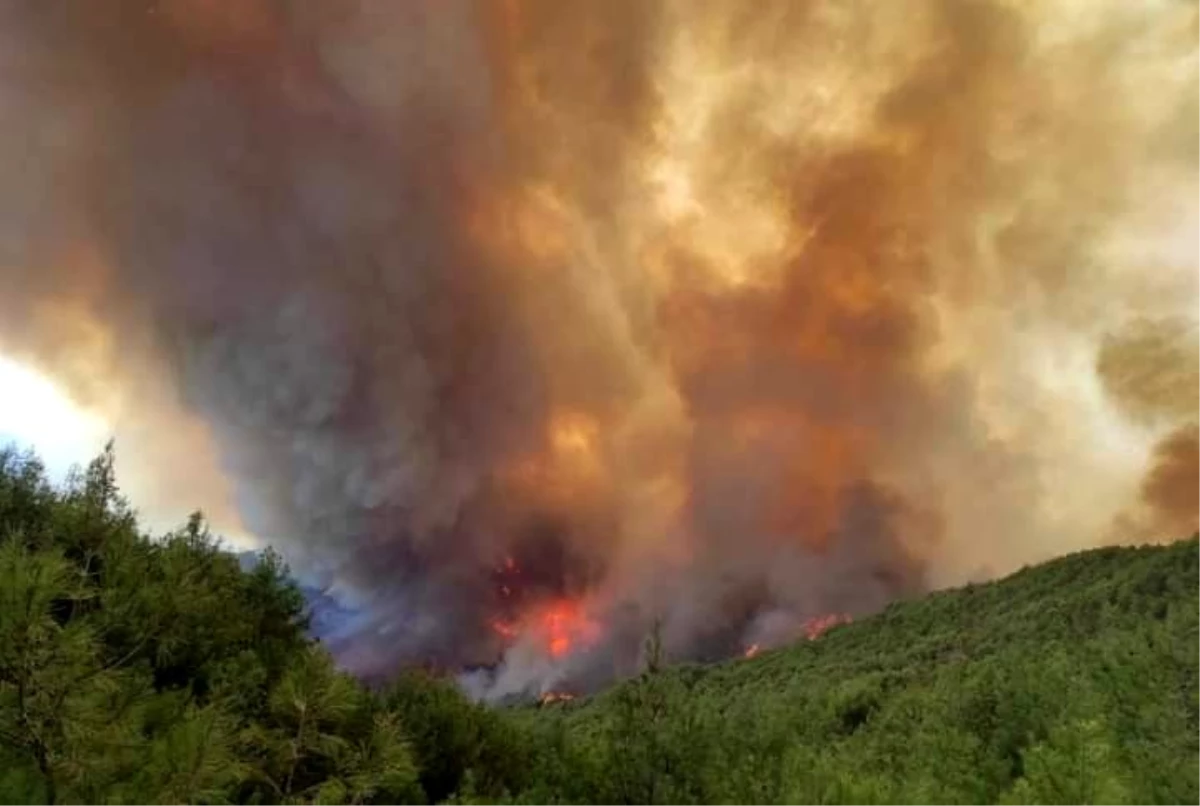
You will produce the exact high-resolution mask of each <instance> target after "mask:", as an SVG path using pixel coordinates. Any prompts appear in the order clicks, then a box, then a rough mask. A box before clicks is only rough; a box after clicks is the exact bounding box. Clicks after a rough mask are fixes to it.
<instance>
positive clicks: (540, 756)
mask: <svg viewBox="0 0 1200 806" xmlns="http://www.w3.org/2000/svg"><path fill="white" fill-rule="evenodd" d="M1197 557H1198V552H1197V542H1196V539H1195V538H1192V539H1191V540H1187V541H1181V542H1178V543H1175V544H1173V545H1171V546H1168V547H1161V548H1140V549H1116V548H1113V549H1103V550H1098V551H1093V552H1088V553H1084V554H1080V555H1076V556H1072V557H1066V558H1062V559H1059V560H1056V561H1054V562H1051V563H1047V564H1045V565H1043V566H1039V567H1036V568H1031V569H1026V570H1024V571H1022V572H1020V573H1018V574H1016V575H1014V576H1012V577H1010V578H1008V579H1005V580H1002V581H1000V582H996V583H991V584H986V585H978V586H971V587H967V588H963V589H960V590H954V591H948V592H944V593H940V594H936V595H933V596H929V597H927V598H925V599H922V600H919V601H915V602H907V603H898V604H895V605H893V606H891V607H890V608H888V609H887V610H886V611H885V612H883V613H882V614H880V615H878V616H877V617H875V618H870V619H866V620H863V621H861V622H858V623H854V624H849V625H842V626H838V627H835V628H833V629H832V630H830V631H829V632H828V633H826V634H825V635H824V636H822V637H821V638H820V639H819V640H816V641H813V642H802V643H799V644H796V645H794V646H791V647H787V648H784V649H781V650H777V651H774V652H768V653H764V654H762V655H760V656H758V657H755V658H753V659H748V660H736V661H730V662H727V663H724V664H719V665H714V666H706V667H699V666H686V665H671V663H670V659H669V658H664V657H663V655H662V652H661V651H660V649H659V647H658V643H657V640H656V636H654V635H651V636H649V637H648V640H647V651H646V669H645V671H644V672H643V673H642V675H641V676H640V677H639V678H637V679H635V680H631V681H627V682H625V683H623V684H620V685H617V686H614V687H613V688H611V689H610V690H608V691H606V692H604V693H602V694H600V695H598V696H596V697H593V698H590V699H576V700H571V701H566V702H559V703H555V704H552V705H545V706H541V707H537V706H525V707H521V708H508V709H492V708H486V707H484V706H481V705H476V704H473V703H470V702H468V701H467V700H466V699H465V698H464V697H463V696H462V695H461V694H460V693H459V692H458V690H457V689H456V688H455V686H454V685H453V683H452V682H449V681H444V680H436V679H433V678H431V677H430V676H428V675H426V674H424V673H422V672H418V671H408V672H404V673H401V674H399V675H398V676H397V679H396V680H394V681H393V682H391V683H390V684H389V685H387V686H385V687H383V688H382V689H379V690H368V689H367V688H365V687H363V686H362V685H360V684H359V683H357V682H356V681H354V680H353V679H351V678H350V677H348V676H346V675H344V674H341V673H339V672H338V671H337V670H336V668H335V667H334V665H333V663H332V661H331V659H330V658H329V656H328V654H327V653H326V652H325V651H324V650H323V649H322V648H321V647H320V645H319V644H316V643H314V642H312V641H310V640H309V639H308V638H307V632H306V624H305V618H304V610H305V606H304V600H303V597H302V596H301V595H300V593H299V591H298V590H297V588H296V587H295V586H294V585H293V584H292V583H291V582H290V581H289V579H288V577H287V574H286V570H285V569H284V568H283V566H282V565H281V563H280V561H279V559H278V558H277V557H275V556H274V555H272V554H270V553H268V554H266V555H265V556H264V557H263V558H262V560H261V561H260V562H259V563H257V564H256V565H255V566H254V567H253V568H252V569H250V570H243V569H242V568H241V567H240V566H239V563H238V560H237V558H236V557H235V556H234V555H232V554H229V553H226V552H225V551H223V550H222V549H221V547H220V546H219V544H218V543H217V541H215V540H214V538H213V537H212V536H210V535H209V534H208V532H207V530H206V529H205V527H204V524H203V521H202V519H201V518H199V517H198V516H193V517H192V518H191V519H190V520H189V521H188V523H187V524H186V526H185V527H184V528H182V529H181V530H179V531H178V532H176V533H174V534H171V535H167V536H162V537H156V538H155V539H149V538H148V537H146V536H144V535H142V534H141V533H140V531H139V529H138V525H137V523H136V519H135V518H134V516H133V515H132V513H131V512H130V511H129V509H128V507H127V506H126V505H125V503H124V502H123V501H122V500H121V498H120V496H119V494H118V491H117V489H116V486H115V483H114V476H113V457H112V453H111V451H108V452H106V453H105V454H104V455H103V456H102V457H100V458H99V459H97V460H96V461H95V462H93V463H92V464H91V465H90V466H89V467H88V468H87V469H86V470H85V471H82V472H80V473H78V474H75V475H74V476H72V478H70V479H69V480H68V482H67V483H66V484H65V485H63V486H62V487H61V488H58V487H54V486H52V485H51V484H50V483H49V482H48V481H47V480H46V477H45V474H44V472H43V469H42V467H41V464H40V463H39V462H38V460H37V459H36V458H35V457H33V456H31V455H25V454H19V453H17V452H15V451H12V450H7V451H3V452H0V801H3V802H8V803H13V802H92V803H112V802H140V803H144V802H150V803H167V802H171V803H174V802H204V803H224V802H240V803H271V802H294V803H315V802H323V803H395V802H443V801H455V802H495V801H506V802H526V803H541V802H627V803H660V802H661V803H679V802H685V803H686V802H918V801H919V802H943V801H968V802H991V801H1007V802H1054V803H1059V802H1061V803H1065V802H1071V803H1078V802H1150V801H1153V802H1183V803H1195V802H1196V801H1197V798H1198V792H1197V776H1198V773H1200V768H1198V762H1197V752H1198V747H1197V713H1198V708H1200V703H1198V700H1197V687H1198V685H1200V681H1198V677H1197V667H1198V660H1197V659H1198V655H1200V645H1198V615H1197V613H1198V610H1197V608H1198V605H1200V603H1198V600H1197V588H1198V582H1200V580H1198V572H1197Z"/></svg>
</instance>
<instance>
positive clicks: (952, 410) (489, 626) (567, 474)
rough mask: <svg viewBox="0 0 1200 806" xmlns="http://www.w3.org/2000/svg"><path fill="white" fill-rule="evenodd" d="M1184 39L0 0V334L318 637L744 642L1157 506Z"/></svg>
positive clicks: (1046, 28) (1090, 16)
mask: <svg viewBox="0 0 1200 806" xmlns="http://www.w3.org/2000/svg"><path fill="white" fill-rule="evenodd" d="M1196 52H1197V9H1196V6H1195V4H1191V3H1178V2H1167V1H1166V0H1162V1H1160V2H1146V3H1138V4H1133V3H1127V2H1123V1H1118V0H1112V1H1111V2H1109V1H1107V0H1105V1H1104V2H1089V3H1078V2H1073V0H1059V1H1058V2H1046V3H1022V2H1016V1H1015V0H970V1H969V2H957V1H953V0H914V1H913V2H908V3H860V2H836V3H835V2H822V1H821V0H765V1H764V2H757V3H738V2H709V3H691V2H684V1H683V0H665V1H664V2H643V1H642V0H612V2H569V1H568V2H564V0H552V1H550V0H545V1H544V0H503V2H470V1H469V0H438V1H437V2H434V1H433V0H412V2H390V3H381V2H365V1H364V2H338V3H317V2H297V3H290V2H284V1H283V0H242V1H241V2H236V3H219V2H207V1H206V0H158V1H155V0H137V2H132V1H129V2H126V1H124V0H111V2H104V3H83V2H79V3H44V2H10V3H4V4H3V5H2V6H0V54H2V55H0V64H2V65H3V67H2V69H0V111H2V112H3V114H4V116H5V118H4V123H5V125H4V126H3V127H2V128H0V132H2V133H0V179H2V180H3V181H2V182H0V212H2V215H0V222H2V223H0V256H2V260H3V263H2V268H0V282H2V286H0V292H2V293H0V352H3V353H4V354H5V355H7V356H11V357H13V358H15V359H17V360H20V361H22V362H25V363H27V364H28V365H30V366H33V367H36V368H37V369H38V370H39V371H40V372H42V373H44V374H45V375H46V376H47V377H50V378H52V379H54V380H55V381H56V382H57V383H59V384H61V385H62V386H63V387H64V388H65V389H67V390H69V392H70V393H71V395H72V396H73V397H74V398H75V399H76V400H78V401H79V402H80V403H81V405H85V406H87V407H89V408H91V409H93V410H96V411H99V412H102V413H103V414H104V415H105V416H106V417H107V418H108V419H109V421H111V422H112V423H113V428H114V432H115V436H116V439H117V443H118V446H119V448H120V451H121V455H122V457H123V462H124V468H123V472H125V473H127V474H128V475H129V476H130V477H131V478H132V479H133V486H134V487H135V488H140V489H141V495H142V498H141V499H139V500H151V501H152V500H158V501H167V502H170V501H174V500H186V501H188V502H192V501H194V500H195V499H196V497H197V496H198V495H200V496H202V497H203V499H202V500H204V501H205V502H206V508H207V509H208V510H209V512H210V513H211V514H213V515H214V517H215V519H216V520H217V521H218V522H223V523H229V524H235V525H236V527H237V528H239V529H241V530H243V531H244V532H246V533H248V534H250V535H253V536H254V538H255V539H257V540H259V541H261V542H262V543H264V544H266V543H269V544H272V545H275V546H276V547H278V548H279V549H280V550H281V551H282V552H283V553H284V555H285V556H286V557H287V558H288V560H289V561H290V562H291V564H292V566H293V567H294V568H295V569H297V570H298V571H300V572H303V573H308V574H313V575H318V576H320V577H321V578H323V579H326V580H328V581H329V585H330V588H331V589H332V590H334V591H336V592H337V593H338V596H339V597H341V599H342V600H344V601H346V602H349V603H352V605H353V607H354V608H355V612H356V613H357V614H358V615H356V616H355V617H354V618H353V619H352V620H348V621H347V622H346V623H344V624H342V625H341V628H340V629H339V631H338V634H337V636H336V639H335V640H334V641H333V642H332V645H333V646H334V647H335V650H336V652H337V654H338V657H339V660H340V661H341V662H342V663H343V665H345V666H346V667H347V668H350V669H352V670H354V671H356V672H358V673H361V674H364V675H377V674H385V673H387V672H388V671H389V670H394V669H396V668H398V667H400V666H403V665H405V664H417V663H425V664H433V665H436V666H439V667H441V668H450V669H477V670H479V669H482V671H476V672H472V673H470V674H467V675H466V676H465V678H464V679H465V680H466V682H467V684H468V685H469V686H470V687H472V688H473V689H474V690H476V691H477V692H478V693H479V694H480V695H481V696H487V697H503V696H506V695H510V694H513V693H519V692H530V691H532V692H534V693H541V694H547V695H548V696H549V695H551V694H553V697H554V698H559V697H561V696H562V695H563V694H565V693H568V692H573V691H577V690H583V689H587V688H588V687H590V686H594V685H597V684H599V683H601V682H603V681H606V680H609V679H611V678H612V677H613V676H619V675H623V674H628V673H630V672H632V671H633V670H635V669H636V668H637V665H638V662H639V658H638V653H639V651H640V647H641V642H642V639H643V638H644V636H645V634H646V631H647V629H648V625H650V624H651V623H653V622H654V621H656V620H659V621H661V624H662V639H663V643H664V649H665V651H666V653H667V654H668V655H669V656H670V657H674V658H692V659H707V658H719V657H734V656H737V655H740V654H751V655H752V654H755V653H756V652H758V651H759V650H760V649H764V648H768V647H771V646H775V645H778V644H780V643H783V642H787V641H793V640H797V639H804V638H809V639H812V638H816V637H818V636H819V635H820V633H821V631H823V630H825V629H828V628H829V627H830V626H832V625H834V624H836V623H839V622H842V621H844V620H846V619H849V618H853V617H857V616H859V615H862V614H865V613H869V612H871V611H874V610H877V609H879V608H881V607H882V606H884V605H885V604H886V603H888V602H890V601H892V600H895V599H897V598H901V597H905V596H909V595H914V594H917V593H920V592H922V591H925V590H928V589H931V588H936V587H940V586H945V585H951V584H957V583H963V582H966V581H969V580H977V579H986V578H991V577H993V576H996V575H999V574H1002V573H1005V572H1008V571H1010V570H1013V569H1014V568H1016V567H1019V566H1020V565H1022V564H1024V563H1028V562H1035V561H1039V560H1042V559H1045V558H1047V557H1050V556H1053V555H1056V554H1061V553H1064V552H1068V551H1072V550H1077V549H1081V548H1085V547H1088V546H1093V545H1098V544H1105V543H1121V542H1145V541H1157V540H1168V539H1173V538H1176V537H1179V536H1181V535H1183V534H1185V533H1187V532H1189V531H1191V530H1193V529H1195V528H1196V522H1197V388H1198V383H1200V381H1198V374H1200V373H1198V368H1197V366H1198V358H1197V303H1198V300H1200V292H1198V288H1197V254H1196V239H1197V218H1198V214H1197V202H1196V199H1197V181H1196V173H1197V142H1198V137H1197V130H1196V120H1197V107H1196V98H1197V67H1196V64H1197V60H1196ZM139 466H140V467H142V468H143V469H142V470H139ZM160 467H161V468H169V470H167V471H163V472H162V473H159V472H158V471H157V470H156V471H155V472H153V473H152V472H150V471H149V470H147V469H146V468H156V469H157V468H160Z"/></svg>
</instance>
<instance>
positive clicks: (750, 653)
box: [742, 644, 759, 658]
mask: <svg viewBox="0 0 1200 806" xmlns="http://www.w3.org/2000/svg"><path fill="white" fill-rule="evenodd" d="M758 653H759V646H758V644H751V645H750V646H748V647H746V651H745V652H743V653H742V657H744V658H753V657H754V656H755V655H757V654H758Z"/></svg>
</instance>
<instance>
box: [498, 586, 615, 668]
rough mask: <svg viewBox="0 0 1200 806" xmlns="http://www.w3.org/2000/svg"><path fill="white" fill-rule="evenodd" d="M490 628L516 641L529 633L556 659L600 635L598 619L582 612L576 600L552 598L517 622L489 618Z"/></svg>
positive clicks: (594, 640)
mask: <svg viewBox="0 0 1200 806" xmlns="http://www.w3.org/2000/svg"><path fill="white" fill-rule="evenodd" d="M491 626H492V630H493V631H495V632H496V633H497V634H498V635H500V636H501V637H503V638H505V639H507V640H509V641H515V640H517V639H518V638H520V637H521V636H524V635H532V636H534V638H535V640H536V643H537V644H538V645H539V646H541V647H542V648H543V649H544V650H545V652H546V654H548V655H549V656H550V657H551V658H554V659H556V660H557V659H559V658H563V657H566V656H567V655H569V654H570V653H572V652H574V651H575V650H577V649H579V648H580V647H586V646H590V645H592V644H594V643H595V642H596V640H597V639H598V638H599V637H600V635H601V626H600V624H599V622H597V621H595V620H593V619H592V618H591V617H589V616H588V615H587V613H585V612H584V610H583V607H582V605H581V604H580V602H579V601H577V600H574V599H555V600H553V601H551V602H549V603H546V604H544V605H541V606H539V607H536V608H534V609H533V610H532V611H531V612H529V613H528V614H526V615H525V616H524V617H522V618H521V619H520V620H519V621H517V622H512V621H506V620H504V619H498V618H497V619H492V622H491Z"/></svg>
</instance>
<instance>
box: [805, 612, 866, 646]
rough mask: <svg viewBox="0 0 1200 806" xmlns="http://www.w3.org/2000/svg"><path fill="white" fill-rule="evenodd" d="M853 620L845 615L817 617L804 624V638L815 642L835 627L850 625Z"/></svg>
mask: <svg viewBox="0 0 1200 806" xmlns="http://www.w3.org/2000/svg"><path fill="white" fill-rule="evenodd" d="M853 620H854V619H852V618H850V616H849V615H847V614H845V613H826V614H825V615H823V616H815V617H813V618H810V619H808V620H807V621H805V622H804V637H805V638H807V639H808V640H809V641H815V640H817V639H818V638H820V637H821V636H822V635H824V634H825V633H826V632H828V631H829V630H830V629H832V628H833V627H836V626H837V625H839V624H849V623H850V622H851V621H853Z"/></svg>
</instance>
